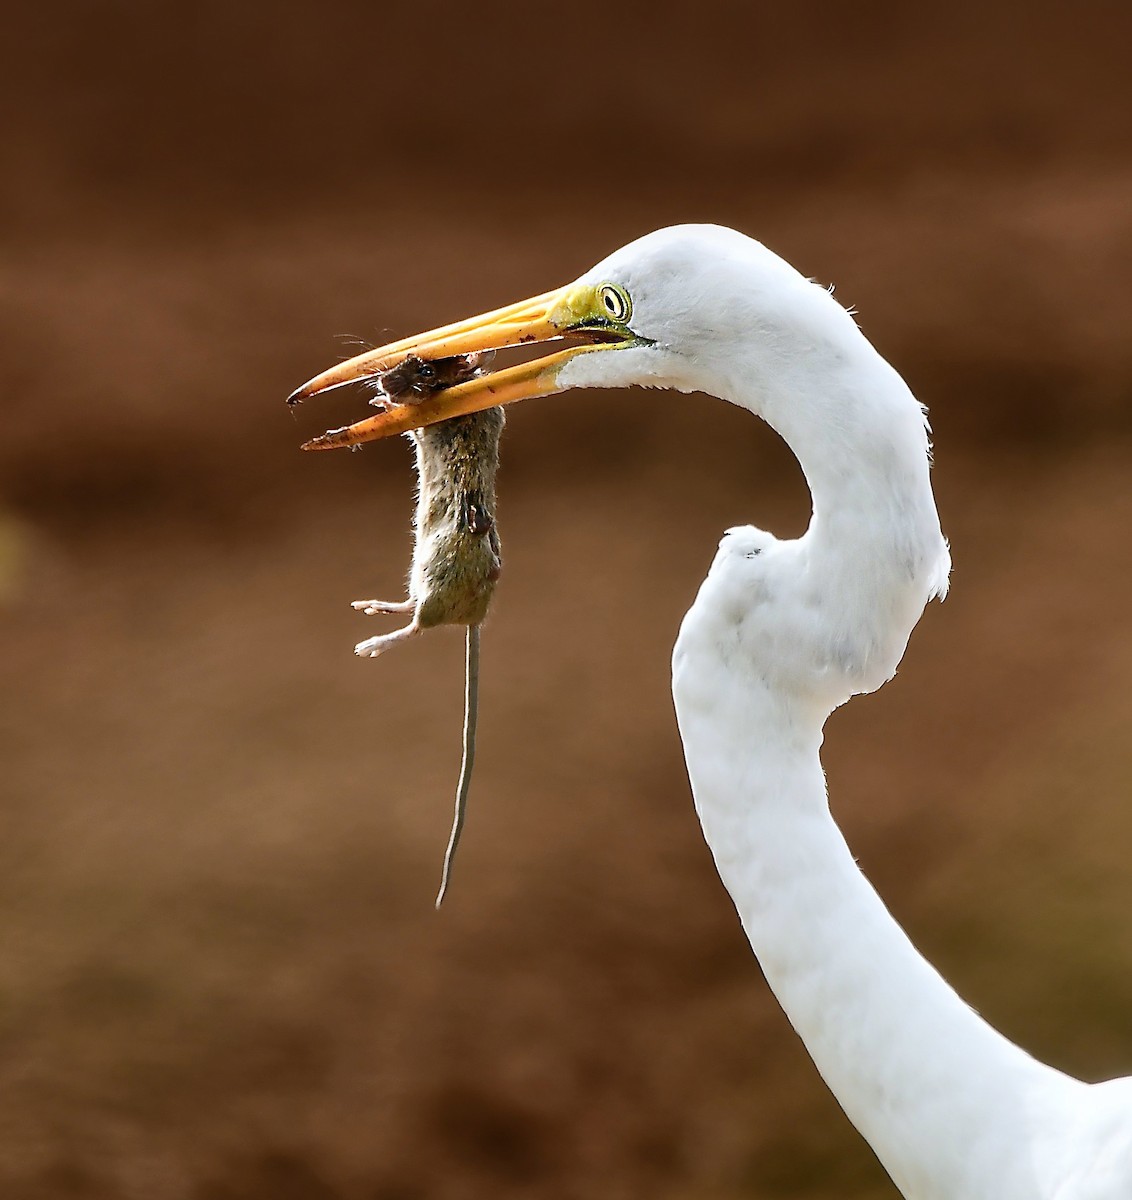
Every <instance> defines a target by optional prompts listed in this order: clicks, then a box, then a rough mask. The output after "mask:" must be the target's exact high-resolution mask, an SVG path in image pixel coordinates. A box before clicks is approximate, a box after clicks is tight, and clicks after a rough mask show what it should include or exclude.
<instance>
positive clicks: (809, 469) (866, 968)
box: [673, 338, 1084, 1200]
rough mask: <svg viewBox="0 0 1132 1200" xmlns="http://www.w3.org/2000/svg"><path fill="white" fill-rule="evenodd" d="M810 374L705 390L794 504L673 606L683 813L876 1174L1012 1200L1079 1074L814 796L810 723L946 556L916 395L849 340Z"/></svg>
mask: <svg viewBox="0 0 1132 1200" xmlns="http://www.w3.org/2000/svg"><path fill="white" fill-rule="evenodd" d="M833 359H836V361H833ZM791 361H793V360H791ZM827 366H828V367H829V369H828V370H826V371H823V372H799V374H798V375H797V377H796V378H795V379H794V380H793V385H794V387H793V391H791V390H790V389H787V390H786V391H785V392H782V391H775V392H774V393H771V392H769V391H768V390H767V388H766V387H765V386H759V380H758V378H757V377H756V378H755V379H754V381H753V383H751V382H750V381H747V382H744V381H739V380H736V381H732V386H731V388H730V390H729V391H724V392H721V394H723V395H726V396H728V397H729V398H731V399H732V400H735V401H736V402H739V403H742V404H743V405H744V406H745V407H748V408H751V409H752V411H755V412H757V413H758V414H759V415H761V416H763V417H764V418H765V419H766V420H767V421H768V423H770V424H771V425H772V426H773V427H774V428H775V429H777V430H778V432H779V433H780V434H781V435H782V436H783V438H784V439H785V440H786V441H787V442H788V444H789V445H790V446H791V448H792V449H793V450H794V452H795V454H796V455H797V456H798V458H799V461H800V462H801V464H802V468H803V470H804V472H805V474H806V478H807V480H808V481H809V483H810V487H811V491H812V495H813V503H814V515H813V520H812V522H811V525H810V528H809V530H808V532H807V533H806V535H805V536H804V537H803V538H801V539H800V540H799V541H797V542H792V543H791V542H787V543H781V542H779V543H775V542H773V539H771V541H770V542H769V543H768V545H767V547H766V551H765V552H762V551H759V552H756V556H755V557H754V558H753V559H752V558H750V556H745V555H742V554H737V553H735V552H733V551H730V550H728V548H727V545H728V543H727V542H726V541H725V542H724V543H723V544H721V548H720V552H719V555H718V556H717V560H716V563H715V564H714V565H713V567H712V571H711V573H710V574H709V576H708V579H707V580H706V581H705V584H704V586H703V587H702V588H701V591H700V594H699V596H698V597H697V600H696V603H695V604H694V605H693V607H692V609H691V610H690V611H689V613H688V615H687V617H686V618H685V621H684V625H683V627H682V628H681V632H680V637H679V640H678V642H677V646H676V651H675V654H674V658H673V694H674V698H675V701H676V711H677V717H678V720H679V724H680V733H681V738H682V740H683V743H684V751H685V757H686V759H687V764H688V772H689V776H690V778H691V781H692V788H693V792H694V795H695V801H696V808H697V811H698V813H699V816H700V821H701V823H702V825H703V830H704V835H705V837H706V839H707V842H708V845H709V846H710V848H711V851H712V854H713V856H714V858H715V862H716V865H717V867H718V869H719V873H720V876H721V877H722V879H723V882H724V885H725V886H726V888H727V890H728V892H730V894H731V897H732V899H733V900H734V902H735V906H736V908H737V910H738V912H739V916H740V918H741V920H742V922H743V928H744V930H745V931H746V933H747V937H748V939H749V940H750V943H751V946H752V948H753V949H754V951H755V953H756V955H757V956H758V959H759V962H760V964H761V965H762V967H763V970H764V972H765V974H766V978H767V981H768V982H769V984H770V986H771V988H772V989H773V990H774V993H775V995H776V996H777V998H778V1000H779V1002H780V1003H781V1005H782V1007H783V1009H784V1010H785V1011H786V1014H787V1016H788V1017H789V1018H790V1021H791V1023H792V1024H793V1026H794V1028H795V1029H796V1030H797V1032H798V1033H799V1035H800V1036H801V1038H802V1040H803V1041H804V1042H805V1044H806V1048H807V1049H808V1050H809V1052H810V1054H811V1056H812V1057H813V1060H814V1062H815V1064H816V1065H817V1067H818V1070H819V1071H820V1072H821V1074H822V1076H823V1078H824V1079H825V1081H826V1083H827V1084H828V1085H829V1087H830V1089H831V1090H832V1091H833V1093H834V1095H835V1096H836V1097H837V1099H838V1100H839V1101H840V1103H841V1105H842V1107H843V1108H844V1109H845V1111H846V1113H847V1114H848V1115H849V1117H850V1119H851V1120H852V1121H853V1123H854V1124H855V1125H856V1126H857V1128H858V1129H859V1130H860V1131H861V1133H862V1134H863V1135H864V1136H865V1138H866V1139H867V1140H868V1141H869V1143H870V1144H871V1145H872V1147H873V1149H874V1151H875V1152H876V1154H877V1156H878V1157H879V1158H880V1160H881V1162H882V1163H883V1164H884V1166H885V1167H886V1168H887V1170H888V1171H889V1173H890V1174H891V1175H892V1177H893V1180H894V1181H895V1182H896V1184H897V1186H898V1187H900V1188H901V1190H902V1191H903V1192H904V1194H905V1195H906V1196H908V1197H915V1198H916V1200H937V1198H938V1200H944V1198H947V1200H954V1198H955V1197H963V1198H964V1200H1016V1198H1018V1200H1022V1198H1026V1200H1033V1198H1035V1197H1043V1196H1047V1195H1052V1194H1053V1192H1052V1191H1051V1190H1050V1189H1049V1187H1048V1186H1042V1184H1045V1185H1048V1182H1049V1180H1050V1179H1051V1178H1056V1177H1057V1176H1058V1174H1059V1163H1058V1161H1057V1160H1056V1154H1057V1152H1058V1147H1063V1146H1064V1138H1065V1136H1066V1128H1067V1126H1069V1125H1070V1123H1071V1122H1070V1121H1069V1120H1068V1119H1067V1118H1068V1114H1069V1112H1070V1109H1071V1106H1072V1105H1073V1103H1074V1102H1075V1098H1076V1097H1077V1096H1078V1095H1079V1094H1080V1091H1081V1089H1082V1088H1083V1087H1084V1085H1082V1084H1080V1083H1078V1082H1077V1081H1075V1080H1071V1079H1069V1078H1068V1077H1066V1076H1063V1075H1061V1074H1060V1073H1059V1072H1056V1071H1054V1070H1052V1069H1050V1068H1048V1067H1045V1066H1042V1065H1041V1064H1039V1063H1037V1062H1035V1061H1034V1060H1033V1059H1031V1058H1030V1057H1029V1056H1028V1055H1027V1054H1025V1053H1024V1052H1023V1051H1022V1050H1020V1049H1019V1048H1018V1047H1016V1046H1014V1045H1013V1044H1012V1043H1011V1042H1009V1041H1008V1040H1007V1039H1006V1038H1004V1037H1002V1036H1001V1035H1000V1034H999V1033H997V1032H996V1031H995V1030H994V1029H993V1028H991V1027H990V1026H989V1025H988V1024H986V1022H984V1021H983V1020H982V1019H981V1018H980V1017H979V1016H978V1015H977V1014H975V1013H974V1012H973V1011H972V1010H971V1009H970V1008H969V1007H968V1006H967V1005H966V1004H964V1003H963V1001H962V1000H960V999H959V997H958V996H957V995H956V994H955V992H954V991H953V990H952V989H951V988H950V987H949V986H948V984H947V983H946V982H945V981H944V980H943V979H942V978H941V977H940V975H939V974H938V973H937V972H936V971H935V970H934V969H933V968H932V967H931V966H930V965H929V964H928V963H927V962H926V961H925V960H924V959H923V958H922V957H921V956H920V954H918V953H917V951H916V950H915V948H914V947H913V946H912V944H911V942H910V941H909V940H908V938H907V936H906V935H905V934H904V932H903V930H902V929H901V928H900V926H899V925H898V924H897V923H896V922H895V921H894V920H893V918H892V916H891V915H890V914H889V912H888V911H887V909H886V908H885V907H884V905H883V904H882V903H881V901H880V899H879V898H878V896H877V894H876V892H875V891H874V890H873V889H872V887H870V885H869V884H868V882H867V881H866V880H865V878H864V876H863V875H862V874H861V872H860V871H859V870H858V868H857V865H856V863H855V862H854V860H853V857H852V855H851V854H850V852H849V850H848V848H847V846H846V844H845V841H844V839H843V838H842V836H841V833H840V831H839V830H838V828H837V826H836V825H835V823H834V821H833V819H832V817H831V816H830V814H829V810H828V806H827V801H826V792H825V779H824V776H823V773H822V768H821V763H820V760H819V755H818V751H819V748H820V746H821V741H822V728H823V725H824V723H825V720H826V718H827V717H828V715H829V713H830V711H832V709H833V708H834V707H835V706H836V705H837V704H840V703H842V702H843V701H844V700H845V699H847V698H848V697H849V696H850V695H852V694H854V693H856V692H861V691H869V690H872V689H873V688H876V687H879V686H880V685H881V684H882V683H884V681H885V680H886V679H888V678H889V677H890V676H891V675H892V673H893V672H894V671H895V669H896V666H897V663H898V662H899V660H900V658H901V656H902V654H903V652H904V648H905V645H906V643H907V640H908V636H909V634H910V633H911V630H912V628H913V627H914V625H915V624H916V621H917V620H918V619H919V617H920V614H921V612H922V610H923V607H924V604H925V603H926V602H927V600H928V599H929V598H930V597H931V596H932V595H933V594H936V593H940V592H942V591H943V590H944V589H945V587H946V582H947V571H948V567H949V565H950V564H949V558H948V553H947V546H946V543H945V542H944V540H943V537H942V535H941V533H940V530H939V520H938V517H937V515H936V509H935V502H934V498H933V496H932V491H931V485H930V481H929V477H928V454H927V437H926V429H925V426H924V422H923V414H922V411H921V409H920V407H919V405H918V404H917V403H916V401H915V399H914V398H913V397H912V396H911V393H910V392H909V391H908V389H907V387H906V386H905V385H904V383H903V381H902V380H901V379H900V378H899V376H897V375H896V373H895V372H894V371H892V370H891V368H889V367H888V365H887V364H886V363H884V362H883V360H881V359H880V357H879V356H878V355H877V354H876V352H875V351H874V350H873V349H872V347H871V346H869V345H868V343H867V342H865V340H864V339H863V338H858V340H857V341H855V342H848V343H847V344H846V345H845V346H841V347H839V348H838V353H837V354H836V355H831V361H830V363H828V364H827ZM816 378H820V379H821V384H820V389H821V390H820V391H818V390H814V389H815V388H816V387H817V386H818V385H817V384H815V382H814V380H815V379H816ZM765 382H766V381H765V380H763V384H764V385H765ZM778 382H779V383H781V382H782V375H781V372H780V377H779V379H778ZM753 393H757V397H756V398H754V399H744V398H743V397H744V395H746V396H747V397H750V396H751V395H752V394H753ZM740 614H741V616H740Z"/></svg>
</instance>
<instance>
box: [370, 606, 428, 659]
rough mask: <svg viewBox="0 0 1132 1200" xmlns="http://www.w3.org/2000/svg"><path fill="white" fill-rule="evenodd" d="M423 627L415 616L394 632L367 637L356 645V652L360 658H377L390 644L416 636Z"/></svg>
mask: <svg viewBox="0 0 1132 1200" xmlns="http://www.w3.org/2000/svg"><path fill="white" fill-rule="evenodd" d="M422 629H423V626H422V625H421V623H420V620H419V618H418V617H416V616H414V617H413V619H412V620H411V621H410V622H409V624H408V625H406V626H405V627H404V628H403V629H394V630H393V632H392V633H383V634H381V635H380V636H379V637H371V638H366V640H365V641H364V642H359V643H358V644H357V645H356V646H355V647H354V653H355V654H356V655H358V657H359V658H376V657H377V656H378V655H379V654H384V653H385V651H386V650H388V649H389V647H390V646H395V645H396V644H397V643H398V642H404V641H407V640H408V639H409V638H411V637H416V636H417V634H418V633H420V632H421V631H422Z"/></svg>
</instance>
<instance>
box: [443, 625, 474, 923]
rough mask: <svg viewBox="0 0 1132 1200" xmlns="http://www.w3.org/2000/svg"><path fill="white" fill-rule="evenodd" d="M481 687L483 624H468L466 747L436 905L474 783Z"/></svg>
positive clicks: (445, 883) (445, 887)
mask: <svg viewBox="0 0 1132 1200" xmlns="http://www.w3.org/2000/svg"><path fill="white" fill-rule="evenodd" d="M479 687H480V627H479V626H478V625H469V626H468V637H467V660H466V669H465V671H464V751H463V756H462V758H461V760H460V782H459V783H458V784H457V785H456V810H455V812H454V813H453V815H452V832H451V833H450V834H449V835H448V849H447V850H446V851H445V852H444V869H443V871H442V872H441V876H440V891H439V892H437V894H436V907H437V908H439V907H440V906H441V904H443V902H444V894H445V892H446V891H447V890H448V883H449V880H450V879H451V878H452V863H453V861H454V860H455V858H456V850H457V849H458V847H459V845H460V834H461V833H462V832H463V830H464V815H465V813H466V812H467V808H468V790H469V788H470V787H471V785H472V765H473V764H474V763H475V760H476V719H477V717H478V715H479Z"/></svg>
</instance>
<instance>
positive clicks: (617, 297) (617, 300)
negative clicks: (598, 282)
mask: <svg viewBox="0 0 1132 1200" xmlns="http://www.w3.org/2000/svg"><path fill="white" fill-rule="evenodd" d="M599 296H600V297H601V306H602V308H604V309H605V312H606V315H607V316H609V317H610V318H612V320H614V321H622V322H624V321H627V320H628V319H629V317H630V315H631V314H632V312H633V302H632V301H631V300H630V299H629V293H628V292H627V291H625V289H624V288H621V287H618V286H617V285H616V284H614V283H605V284H602V288H601V291H600V293H599Z"/></svg>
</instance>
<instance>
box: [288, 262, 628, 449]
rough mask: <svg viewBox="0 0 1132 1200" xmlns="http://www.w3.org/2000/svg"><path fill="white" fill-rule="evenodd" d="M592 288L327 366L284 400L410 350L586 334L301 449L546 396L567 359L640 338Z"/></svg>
mask: <svg viewBox="0 0 1132 1200" xmlns="http://www.w3.org/2000/svg"><path fill="white" fill-rule="evenodd" d="M594 294H595V289H594V288H593V287H590V286H584V285H582V286H580V285H575V284H571V285H570V286H568V287H565V288H560V289H558V290H557V291H553V292H545V293H544V294H543V295H541V296H535V297H533V298H532V299H530V300H523V301H520V302H519V303H518V304H511V305H508V306H507V307H506V308H498V309H496V310H495V311H494V312H488V313H483V314H482V315H480V316H478V317H471V318H470V319H468V320H466V321H457V322H456V323H455V324H453V325H444V326H442V327H441V328H439V329H431V330H429V331H428V332H427V333H419V334H417V335H415V336H414V337H409V338H403V339H402V340H401V341H398V342H390V343H389V344H388V345H387V346H379V347H378V348H377V349H376V350H367V351H366V352H365V353H364V354H359V355H357V357H355V358H351V359H349V360H348V361H346V362H342V363H339V364H338V365H337V366H334V367H331V368H329V370H326V371H323V372H322V373H321V374H320V375H316V376H315V377H314V378H313V379H311V380H309V381H308V382H306V383H304V384H303V386H302V387H300V388H297V389H296V390H295V391H294V392H292V393H291V395H290V396H288V397H287V403H288V404H298V403H299V402H300V401H302V400H306V399H308V398H309V397H311V396H317V395H318V394H319V393H320V392H326V391H329V390H330V389H331V388H337V387H341V386H342V385H343V384H347V383H353V382H355V381H357V380H362V379H372V378H374V377H375V376H377V375H381V374H382V373H384V372H385V371H388V370H391V369H392V368H393V367H396V366H398V365H399V364H400V363H402V362H404V360H405V359H406V358H407V357H408V356H409V355H410V354H413V355H416V356H417V357H418V358H420V359H422V360H424V361H429V360H435V359H439V358H450V357H452V356H454V355H458V354H475V353H477V352H479V351H484V350H501V349H504V348H505V347H508V346H521V345H526V344H528V343H531V342H548V341H557V340H559V339H561V338H564V337H571V338H575V339H581V341H582V344H581V345H573V346H570V347H569V348H568V349H565V350H559V351H558V352H557V353H554V354H548V355H546V356H544V357H542V358H537V359H534V360H532V361H531V362H527V363H521V364H520V365H518V366H514V367H506V368H504V369H503V370H500V371H493V372H491V373H489V374H483V375H478V376H476V377H475V378H474V379H470V380H467V381H466V382H464V383H458V384H455V385H454V386H452V387H449V388H445V389H444V390H443V391H438V392H436V393H435V394H434V395H431V396H429V397H427V398H426V399H424V400H422V401H421V402H420V403H416V404H394V405H392V407H390V408H388V409H387V410H386V411H384V412H381V413H379V414H378V415H377V416H373V417H370V418H369V419H368V420H364V421H358V422H356V423H355V424H353V425H347V426H345V427H344V428H342V429H332V430H330V431H329V432H328V433H324V434H322V435H321V436H320V437H316V438H313V439H312V440H311V441H309V442H306V443H304V445H303V449H304V450H333V449H336V448H337V447H339V446H356V445H359V444H360V443H362V442H372V441H375V440H376V439H378V438H384V437H390V436H392V435H393V434H397V433H405V432H407V431H408V430H410V429H421V428H423V427H424V426H426V425H433V424H435V423H436V422H437V421H445V420H447V419H448V418H449V417H456V416H462V415H463V414H464V413H471V412H479V411H480V410H481V409H485V408H492V407H493V406H495V405H497V404H512V403H514V402H515V401H516V400H526V399H528V398H530V397H533V396H549V395H552V394H553V393H554V392H559V391H562V390H564V389H563V388H562V387H559V386H558V382H557V379H558V372H559V369H560V368H561V366H562V364H563V363H565V362H568V361H569V360H570V359H571V358H573V357H574V356H575V355H577V354H584V353H587V352H589V351H593V350H597V349H613V348H615V347H616V346H618V345H627V344H631V343H632V342H634V341H635V340H636V339H635V338H634V336H633V334H632V333H631V332H630V331H629V330H628V329H627V328H625V327H624V326H619V325H617V323H615V322H611V321H609V320H608V319H606V318H604V317H603V316H602V315H601V313H600V311H599V310H598V309H597V306H596V305H595V303H594Z"/></svg>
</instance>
